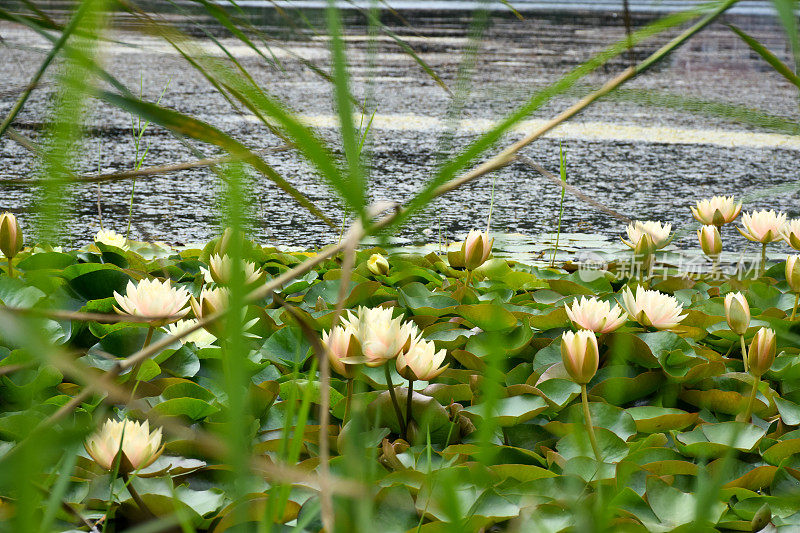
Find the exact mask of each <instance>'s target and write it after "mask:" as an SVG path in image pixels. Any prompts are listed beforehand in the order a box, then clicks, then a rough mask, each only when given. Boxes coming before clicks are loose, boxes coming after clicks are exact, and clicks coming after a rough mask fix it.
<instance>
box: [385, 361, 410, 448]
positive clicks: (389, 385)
mask: <svg viewBox="0 0 800 533" xmlns="http://www.w3.org/2000/svg"><path fill="white" fill-rule="evenodd" d="M383 370H384V371H385V372H386V388H388V389H389V396H390V397H391V398H392V405H393V406H394V414H395V415H396V416H397V421H398V422H399V423H400V428H401V431H402V433H401V434H402V435H405V434H406V422H405V419H403V413H402V412H401V411H400V404H398V403H397V396H396V395H395V393H394V385H392V375H391V374H390V373H389V365H383Z"/></svg>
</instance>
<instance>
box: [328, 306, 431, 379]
mask: <svg viewBox="0 0 800 533" xmlns="http://www.w3.org/2000/svg"><path fill="white" fill-rule="evenodd" d="M342 325H344V326H347V325H349V326H351V327H352V328H353V330H355V332H356V337H357V338H358V340H359V343H360V344H361V351H362V354H363V356H364V357H365V358H366V360H365V362H366V365H367V366H371V367H376V366H380V365H382V364H383V363H385V362H386V361H388V360H390V359H394V358H395V357H397V356H398V355H399V354H400V352H402V351H404V350H407V349H408V348H409V346H410V345H411V341H412V340H413V339H414V338H416V337H417V336H418V334H419V331H418V330H417V326H416V325H414V324H413V323H411V322H403V319H402V318H401V317H397V318H392V309H391V308H382V307H377V308H367V307H359V308H358V310H357V312H356V313H353V312H352V311H348V313H347V317H346V318H345V319H344V320H343V321H342Z"/></svg>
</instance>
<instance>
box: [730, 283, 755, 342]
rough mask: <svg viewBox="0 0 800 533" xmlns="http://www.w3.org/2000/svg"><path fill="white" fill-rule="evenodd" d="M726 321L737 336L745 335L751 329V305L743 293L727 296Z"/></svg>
mask: <svg viewBox="0 0 800 533" xmlns="http://www.w3.org/2000/svg"><path fill="white" fill-rule="evenodd" d="M725 320H727V321H728V327H729V328H731V331H733V332H734V333H736V334H737V335H744V334H745V332H747V328H748V327H750V304H748V303H747V298H745V297H744V294H742V293H741V292H729V293H728V294H726V295H725Z"/></svg>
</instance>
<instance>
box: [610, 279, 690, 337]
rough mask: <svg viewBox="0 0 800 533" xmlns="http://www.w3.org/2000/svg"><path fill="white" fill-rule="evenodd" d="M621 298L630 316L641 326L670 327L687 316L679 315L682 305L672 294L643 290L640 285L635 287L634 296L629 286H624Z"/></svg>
mask: <svg viewBox="0 0 800 533" xmlns="http://www.w3.org/2000/svg"><path fill="white" fill-rule="evenodd" d="M622 300H623V302H624V304H625V309H626V310H627V311H628V314H629V315H630V317H631V318H632V319H633V320H635V321H637V322H638V323H639V324H641V325H643V326H652V327H654V328H656V329H671V328H674V327H675V326H677V325H678V324H679V323H680V322H681V320H683V319H684V318H686V316H687V315H681V311H683V306H682V305H681V304H679V303H678V300H676V299H675V297H674V296H670V295H668V294H664V293H662V292H659V291H654V290H653V291H649V290H645V289H643V288H642V287H641V286H639V287H637V288H636V295H635V296H634V294H633V292H631V290H630V288H626V289H625V291H624V292H623V293H622Z"/></svg>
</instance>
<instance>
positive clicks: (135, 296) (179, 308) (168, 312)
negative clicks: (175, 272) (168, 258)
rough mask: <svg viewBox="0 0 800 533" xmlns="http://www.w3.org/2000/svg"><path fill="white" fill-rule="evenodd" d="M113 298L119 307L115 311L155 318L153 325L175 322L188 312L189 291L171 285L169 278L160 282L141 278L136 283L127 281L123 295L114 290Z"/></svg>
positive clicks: (158, 325) (122, 313)
mask: <svg viewBox="0 0 800 533" xmlns="http://www.w3.org/2000/svg"><path fill="white" fill-rule="evenodd" d="M114 299H116V300H117V303H118V304H119V308H117V307H116V306H115V307H114V310H115V311H116V312H117V313H119V314H121V315H124V314H128V315H132V316H141V317H148V318H153V319H157V320H153V321H152V322H151V325H152V326H153V327H160V326H163V325H165V324H169V323H170V322H175V321H176V320H178V319H179V318H182V317H183V315H185V314H186V313H188V312H189V308H188V307H186V303H187V302H188V301H189V293H188V292H187V291H186V289H183V288H177V287H172V286H171V284H170V280H166V281H164V282H163V283H162V282H160V281H159V280H157V279H152V280H150V279H143V280H141V281H139V283H137V284H136V285H134V284H133V282H132V281H128V285H127V286H126V288H125V296H122V295H121V294H119V293H118V292H117V291H114Z"/></svg>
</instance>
